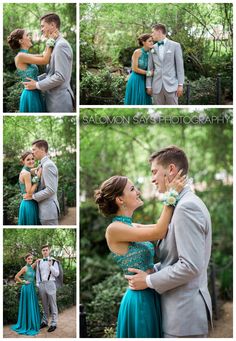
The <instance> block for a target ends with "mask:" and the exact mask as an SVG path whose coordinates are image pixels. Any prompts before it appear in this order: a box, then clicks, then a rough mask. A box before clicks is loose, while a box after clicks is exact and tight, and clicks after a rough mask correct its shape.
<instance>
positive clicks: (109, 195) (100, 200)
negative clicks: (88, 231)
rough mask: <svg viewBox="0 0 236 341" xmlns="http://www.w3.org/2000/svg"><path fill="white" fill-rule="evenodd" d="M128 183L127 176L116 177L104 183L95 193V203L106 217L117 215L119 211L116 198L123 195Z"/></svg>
mask: <svg viewBox="0 0 236 341" xmlns="http://www.w3.org/2000/svg"><path fill="white" fill-rule="evenodd" d="M127 182H128V178H127V177H126V176H120V175H115V176H112V177H111V178H109V179H108V180H106V181H104V182H103V183H102V184H101V186H100V188H99V189H97V190H96V191H95V194H94V198H95V202H96V204H97V205H98V207H99V210H100V212H101V213H103V214H104V215H105V216H112V215H115V214H116V213H117V211H118V209H119V206H118V205H117V203H116V198H117V197H118V196H120V195H122V194H123V191H124V188H125V186H126V184H127Z"/></svg>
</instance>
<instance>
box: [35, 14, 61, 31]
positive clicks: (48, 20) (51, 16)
mask: <svg viewBox="0 0 236 341" xmlns="http://www.w3.org/2000/svg"><path fill="white" fill-rule="evenodd" d="M42 20H44V21H46V23H48V24H50V23H52V22H54V23H55V24H56V26H57V28H58V29H60V26H61V20H60V17H59V15H57V14H56V13H48V14H45V15H43V16H42V17H41V18H40V21H42Z"/></svg>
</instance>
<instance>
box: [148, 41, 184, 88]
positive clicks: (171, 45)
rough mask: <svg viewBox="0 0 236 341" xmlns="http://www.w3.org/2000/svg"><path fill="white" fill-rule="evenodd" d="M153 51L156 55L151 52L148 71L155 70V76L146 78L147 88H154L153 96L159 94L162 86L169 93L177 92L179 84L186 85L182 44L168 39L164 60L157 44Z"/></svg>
mask: <svg viewBox="0 0 236 341" xmlns="http://www.w3.org/2000/svg"><path fill="white" fill-rule="evenodd" d="M153 49H154V53H152V52H151V51H150V52H149V56H148V69H149V70H154V75H153V77H146V87H147V88H152V92H153V94H159V93H160V92H161V89H162V86H163V87H164V88H165V90H166V91H167V92H175V91H176V90H177V88H178V85H179V84H182V85H183V84H184V63H183V55H182V50H181V46H180V44H179V43H177V42H175V41H172V40H169V39H167V41H166V43H165V45H164V54H163V60H161V59H160V57H159V52H158V45H157V44H155V45H154V48H153Z"/></svg>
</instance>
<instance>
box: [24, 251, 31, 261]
mask: <svg viewBox="0 0 236 341" xmlns="http://www.w3.org/2000/svg"><path fill="white" fill-rule="evenodd" d="M30 256H32V257H33V255H32V253H30V252H29V253H27V255H25V257H24V260H26V259H27V258H28V257H30Z"/></svg>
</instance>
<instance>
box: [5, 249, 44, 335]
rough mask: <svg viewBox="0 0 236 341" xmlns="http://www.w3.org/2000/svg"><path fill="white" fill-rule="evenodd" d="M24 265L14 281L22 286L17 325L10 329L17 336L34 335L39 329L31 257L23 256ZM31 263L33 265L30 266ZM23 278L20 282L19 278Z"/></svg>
mask: <svg viewBox="0 0 236 341" xmlns="http://www.w3.org/2000/svg"><path fill="white" fill-rule="evenodd" d="M24 259H25V261H26V265H25V266H24V267H23V268H22V269H21V270H20V271H19V272H18V273H17V274H16V276H15V280H16V282H18V283H21V284H22V287H21V292H20V304H19V310H18V320H17V324H15V325H14V326H12V327H11V329H12V330H14V331H15V332H17V333H18V334H24V335H31V336H33V335H36V334H38V333H39V328H40V310H39V304H38V298H37V295H36V291H35V285H34V281H35V270H34V269H35V267H36V264H37V261H36V262H35V263H33V256H32V254H31V253H28V254H27V255H26V256H25V258H24ZM32 263H33V264H32ZM22 275H23V276H24V279H23V280H22V279H21V278H20V277H21V276H22Z"/></svg>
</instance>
